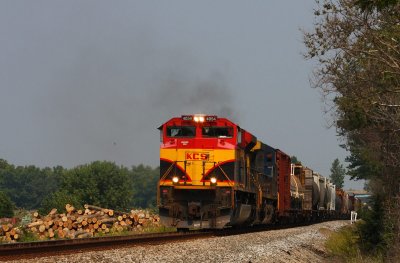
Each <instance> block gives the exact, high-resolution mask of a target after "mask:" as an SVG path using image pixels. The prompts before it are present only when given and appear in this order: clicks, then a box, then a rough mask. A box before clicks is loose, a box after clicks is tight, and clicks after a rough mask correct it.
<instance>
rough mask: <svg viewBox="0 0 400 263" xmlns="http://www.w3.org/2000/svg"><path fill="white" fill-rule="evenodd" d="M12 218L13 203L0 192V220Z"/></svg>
mask: <svg viewBox="0 0 400 263" xmlns="http://www.w3.org/2000/svg"><path fill="white" fill-rule="evenodd" d="M13 216H14V203H13V202H11V200H10V198H9V197H8V196H7V195H6V194H5V193H4V192H0V218H1V217H13Z"/></svg>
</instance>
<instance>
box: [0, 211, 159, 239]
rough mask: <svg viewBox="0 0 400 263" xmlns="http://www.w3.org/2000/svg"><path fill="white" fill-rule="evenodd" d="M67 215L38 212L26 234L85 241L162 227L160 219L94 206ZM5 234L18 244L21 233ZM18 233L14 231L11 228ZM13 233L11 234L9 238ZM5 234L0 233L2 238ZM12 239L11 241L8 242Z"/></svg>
mask: <svg viewBox="0 0 400 263" xmlns="http://www.w3.org/2000/svg"><path fill="white" fill-rule="evenodd" d="M65 210H66V213H61V214H59V213H57V209H53V210H51V211H50V213H49V214H48V215H46V216H40V215H39V214H38V213H37V212H34V213H33V214H32V220H31V222H30V223H29V224H27V225H26V226H25V228H26V231H27V232H31V233H34V234H35V235H36V236H37V237H38V238H39V239H40V240H45V239H57V238H70V239H73V238H85V237H93V236H96V235H97V236H99V235H104V234H107V233H110V232H111V233H118V232H123V231H141V230H142V229H144V227H147V226H154V227H157V226H159V225H160V223H159V222H160V218H159V216H158V215H152V214H150V213H149V212H146V211H143V210H131V211H130V213H123V212H119V211H114V210H112V209H107V208H102V207H98V206H93V205H85V206H84V209H75V207H73V206H72V205H69V204H67V205H66V206H65ZM4 227H5V228H7V231H3V232H4V233H5V234H4V236H6V235H7V238H6V240H5V241H8V242H10V241H12V240H17V239H18V235H19V234H20V231H19V232H18V231H17V230H14V232H15V233H13V234H11V233H10V231H8V228H11V226H4ZM12 229H15V228H12ZM7 233H10V234H7ZM1 235H2V233H1V230H0V238H2V237H1ZM8 236H9V238H8Z"/></svg>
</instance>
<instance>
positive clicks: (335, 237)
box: [325, 222, 384, 263]
mask: <svg viewBox="0 0 400 263" xmlns="http://www.w3.org/2000/svg"><path fill="white" fill-rule="evenodd" d="M360 223H361V222H360ZM358 227H359V226H358V225H357V224H353V225H350V226H346V227H343V228H342V229H341V230H340V231H339V232H332V233H330V235H329V237H328V239H327V241H326V243H325V247H326V249H327V251H328V255H329V256H330V259H331V262H346V263H381V262H384V260H383V257H382V255H379V254H376V255H372V254H369V253H368V252H367V251H362V250H361V249H360V243H361V240H360V234H359V230H358Z"/></svg>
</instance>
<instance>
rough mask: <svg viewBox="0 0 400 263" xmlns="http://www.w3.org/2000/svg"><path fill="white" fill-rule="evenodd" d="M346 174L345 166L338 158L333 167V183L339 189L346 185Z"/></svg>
mask: <svg viewBox="0 0 400 263" xmlns="http://www.w3.org/2000/svg"><path fill="white" fill-rule="evenodd" d="M345 174H346V170H345V169H344V168H343V165H342V164H341V163H340V162H339V159H338V158H336V159H335V160H334V161H333V163H332V167H331V175H330V177H331V181H332V183H333V184H334V185H336V187H337V188H343V185H344V176H345Z"/></svg>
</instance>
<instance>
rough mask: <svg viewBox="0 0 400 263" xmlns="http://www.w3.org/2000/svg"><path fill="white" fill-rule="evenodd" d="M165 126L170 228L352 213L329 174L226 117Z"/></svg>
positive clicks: (162, 203)
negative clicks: (293, 157) (302, 162)
mask: <svg viewBox="0 0 400 263" xmlns="http://www.w3.org/2000/svg"><path fill="white" fill-rule="evenodd" d="M159 130H160V133H161V135H160V138H161V146H160V179H159V182H158V191H157V203H158V207H159V213H160V218H161V222H162V223H163V224H164V225H168V226H174V227H177V228H180V229H187V228H224V227H228V226H242V225H254V224H271V223H275V222H286V221H290V222H291V221H297V220H308V221H311V220H320V219H323V218H326V217H335V216H338V215H343V214H346V215H347V209H344V208H343V209H342V206H341V205H340V207H339V205H337V204H338V202H337V198H336V197H337V194H336V190H337V189H335V186H334V185H333V184H332V183H330V181H329V180H328V179H327V178H325V177H323V176H321V175H319V174H317V173H314V172H313V171H312V170H311V169H309V168H307V167H304V166H302V165H300V164H291V159H290V157H289V155H288V154H286V153H284V152H283V151H281V150H279V149H277V148H274V147H272V146H270V145H268V144H265V143H263V142H261V141H259V140H257V138H256V137H255V136H254V135H253V134H251V133H249V132H248V131H246V130H244V129H243V128H241V127H240V126H238V125H237V124H235V123H233V122H231V121H230V120H228V119H226V118H219V117H218V116H215V115H183V116H181V117H175V118H172V119H170V120H169V121H167V122H166V123H164V124H162V125H161V126H160V127H159ZM339 197H340V198H342V199H343V198H345V195H339ZM342 203H346V201H343V200H342Z"/></svg>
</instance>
